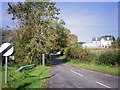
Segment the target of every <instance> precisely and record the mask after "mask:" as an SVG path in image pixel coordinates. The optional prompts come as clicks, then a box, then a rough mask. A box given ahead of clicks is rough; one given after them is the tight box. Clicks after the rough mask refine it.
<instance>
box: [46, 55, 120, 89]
mask: <svg viewBox="0 0 120 90" xmlns="http://www.w3.org/2000/svg"><path fill="white" fill-rule="evenodd" d="M118 79H120V77H117V76H112V75H108V74H103V73H98V72H95V71H90V70H85V69H80V68H75V67H72V66H69V65H67V64H65V63H62V62H61V61H60V59H59V57H58V56H56V55H52V71H51V77H50V80H49V82H48V86H47V88H86V89H87V88H98V89H102V88H104V89H105V90H106V89H107V88H108V89H110V90H119V89H118V85H119V86H120V84H118V81H119V80H118ZM115 88H117V89H115Z"/></svg>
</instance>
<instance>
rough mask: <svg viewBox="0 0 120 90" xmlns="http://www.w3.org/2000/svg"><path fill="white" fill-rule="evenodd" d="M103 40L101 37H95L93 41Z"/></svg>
mask: <svg viewBox="0 0 120 90" xmlns="http://www.w3.org/2000/svg"><path fill="white" fill-rule="evenodd" d="M100 40H101V38H100V37H95V38H92V41H100Z"/></svg>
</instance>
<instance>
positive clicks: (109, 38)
mask: <svg viewBox="0 0 120 90" xmlns="http://www.w3.org/2000/svg"><path fill="white" fill-rule="evenodd" d="M102 38H103V39H105V40H106V41H108V40H115V38H114V37H113V36H112V35H108V36H102V37H101V39H102Z"/></svg>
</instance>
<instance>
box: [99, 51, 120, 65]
mask: <svg viewBox="0 0 120 90" xmlns="http://www.w3.org/2000/svg"><path fill="white" fill-rule="evenodd" d="M119 59H120V53H118V51H112V52H105V53H102V54H101V55H100V57H99V59H98V60H97V63H98V64H105V65H112V66H114V65H120V60H119Z"/></svg>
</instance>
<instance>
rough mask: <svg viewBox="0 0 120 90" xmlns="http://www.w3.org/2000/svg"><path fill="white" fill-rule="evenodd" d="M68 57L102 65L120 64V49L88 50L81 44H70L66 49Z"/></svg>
mask: <svg viewBox="0 0 120 90" xmlns="http://www.w3.org/2000/svg"><path fill="white" fill-rule="evenodd" d="M66 57H68V58H71V60H78V61H80V62H83V63H96V64H101V65H110V66H120V51H118V50H108V51H105V50H100V51H95V50H87V49H84V48H82V46H81V45H79V44H77V45H73V46H70V47H69V48H68V49H67V51H66Z"/></svg>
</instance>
